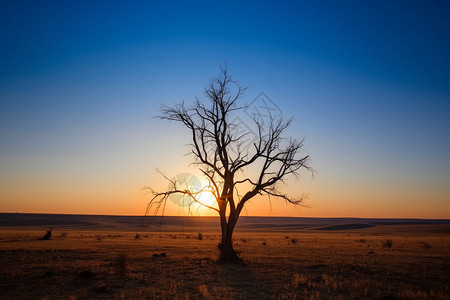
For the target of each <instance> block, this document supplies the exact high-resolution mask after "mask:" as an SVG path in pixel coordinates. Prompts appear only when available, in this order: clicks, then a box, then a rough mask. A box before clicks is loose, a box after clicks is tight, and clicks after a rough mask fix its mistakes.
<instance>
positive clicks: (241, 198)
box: [147, 64, 313, 261]
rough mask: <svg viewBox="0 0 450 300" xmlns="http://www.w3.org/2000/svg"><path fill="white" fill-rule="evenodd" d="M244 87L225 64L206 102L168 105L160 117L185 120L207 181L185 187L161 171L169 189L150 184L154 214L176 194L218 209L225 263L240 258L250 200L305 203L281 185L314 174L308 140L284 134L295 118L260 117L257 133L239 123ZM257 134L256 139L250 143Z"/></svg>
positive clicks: (196, 160)
mask: <svg viewBox="0 0 450 300" xmlns="http://www.w3.org/2000/svg"><path fill="white" fill-rule="evenodd" d="M244 90H245V88H242V87H241V86H239V84H238V83H237V82H236V81H234V80H233V79H232V78H231V77H230V75H229V74H228V71H227V66H226V64H225V66H224V67H221V75H219V77H216V78H214V79H213V80H212V81H211V82H210V84H209V86H208V87H207V88H206V89H205V96H206V98H207V100H208V101H207V102H206V103H203V102H201V101H200V100H196V101H195V102H194V104H193V106H186V105H185V103H184V102H182V103H181V104H177V105H175V106H171V107H169V106H165V105H163V106H162V108H161V113H160V115H159V118H161V119H163V120H168V121H174V122H178V123H181V124H182V125H184V127H186V128H187V129H188V131H189V132H190V137H191V140H192V143H191V144H190V146H191V154H192V155H193V157H194V162H193V163H194V164H195V165H197V166H198V167H199V171H200V172H201V173H203V175H205V178H206V179H207V180H208V183H207V184H206V185H205V186H204V187H203V188H202V189H201V190H198V189H192V188H189V187H187V188H184V187H183V185H182V184H180V183H179V182H178V181H177V180H171V179H170V178H168V177H166V176H165V175H164V174H162V173H161V174H162V175H163V176H164V177H165V178H166V179H167V180H168V181H169V182H170V186H171V187H170V188H169V190H167V191H162V192H158V191H155V190H153V189H152V188H151V187H147V188H148V189H149V190H150V192H151V193H152V195H153V197H152V198H151V200H150V201H149V203H148V206H147V213H148V212H149V210H150V207H151V206H152V205H154V206H155V214H157V212H158V209H159V208H162V209H163V213H164V208H165V207H166V201H167V199H169V197H170V196H171V195H172V194H181V195H184V196H188V197H189V201H190V204H189V205H191V204H194V203H197V204H199V205H201V206H204V207H206V208H209V209H211V210H213V211H216V212H217V213H218V215H219V217H220V227H221V231H222V240H221V242H220V243H219V245H218V248H219V250H220V260H221V261H240V259H239V257H238V256H237V254H236V252H235V251H234V249H233V232H234V229H235V227H236V224H237V221H238V219H239V216H240V214H241V211H242V210H243V208H244V205H245V204H246V203H247V202H248V201H249V200H250V199H255V198H253V197H255V196H257V195H259V196H264V195H265V196H268V197H273V198H279V199H281V200H285V201H286V202H288V203H292V204H296V205H304V204H303V199H304V198H303V196H300V197H291V196H288V195H287V194H286V193H284V192H281V191H280V190H279V189H278V186H279V185H280V184H282V183H284V182H285V180H286V179H287V177H289V176H293V177H298V176H299V175H300V171H303V170H308V171H311V172H313V170H312V168H311V167H310V166H309V156H308V155H304V154H303V151H302V147H303V139H301V140H298V139H294V138H289V137H284V133H285V130H286V129H287V128H288V127H289V125H290V124H291V123H292V119H288V120H283V118H282V116H270V115H269V119H268V120H265V119H263V118H262V116H257V115H255V116H254V119H253V125H254V128H255V131H256V133H254V132H253V131H251V130H248V129H247V128H246V127H245V126H244V125H243V124H242V123H240V122H239V118H237V115H236V114H238V113H239V111H242V112H243V111H244V110H245V109H246V108H247V107H248V106H246V105H244V106H243V105H240V104H239V103H238V102H239V101H238V100H239V98H241V96H242V94H243V92H244ZM233 120H234V121H233ZM252 132H253V134H254V135H255V137H254V139H252V141H251V142H250V144H246V141H247V140H246V139H248V138H249V137H250V136H252ZM201 193H208V194H209V195H211V196H212V197H213V198H214V199H215V203H214V204H213V205H209V204H207V203H204V202H203V201H202V199H201Z"/></svg>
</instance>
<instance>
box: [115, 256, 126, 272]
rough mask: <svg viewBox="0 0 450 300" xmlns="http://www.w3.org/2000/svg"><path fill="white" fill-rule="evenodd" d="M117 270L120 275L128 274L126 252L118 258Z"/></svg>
mask: <svg viewBox="0 0 450 300" xmlns="http://www.w3.org/2000/svg"><path fill="white" fill-rule="evenodd" d="M116 268H117V269H116V271H117V274H119V275H125V274H126V273H127V272H128V255H127V253H126V252H121V253H119V255H118V256H117V265H116Z"/></svg>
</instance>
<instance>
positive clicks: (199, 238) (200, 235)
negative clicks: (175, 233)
mask: <svg viewBox="0 0 450 300" xmlns="http://www.w3.org/2000/svg"><path fill="white" fill-rule="evenodd" d="M198 240H199V241H201V240H203V234H201V233H200V232H199V233H198Z"/></svg>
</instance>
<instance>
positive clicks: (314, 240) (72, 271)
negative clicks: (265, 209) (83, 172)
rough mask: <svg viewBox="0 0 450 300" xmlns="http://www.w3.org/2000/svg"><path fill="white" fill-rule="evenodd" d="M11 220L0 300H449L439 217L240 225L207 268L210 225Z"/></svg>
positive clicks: (447, 237) (212, 240)
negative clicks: (232, 254)
mask: <svg viewBox="0 0 450 300" xmlns="http://www.w3.org/2000/svg"><path fill="white" fill-rule="evenodd" d="M12 215H14V214H12ZM16 216H17V218H16V219H15V220H16V223H14V222H13V221H12V220H14V218H13V216H10V215H9V214H8V215H6V214H0V218H1V219H0V291H1V293H0V298H2V299H86V298H124V299H152V298H153V299H449V298H450V288H449V282H450V272H449V271H448V270H450V233H449V232H450V225H449V222H448V221H445V220H441V221H424V220H416V221H415V222H414V221H412V220H409V221H405V220H396V221H395V220H368V219H311V220H309V222H307V220H306V219H297V220H295V218H289V219H290V220H286V219H283V218H279V219H282V220H274V219H273V218H259V219H258V220H257V219H251V218H248V219H247V220H245V218H244V222H242V224H240V225H242V226H241V227H242V228H241V227H239V228H238V229H237V232H236V235H235V249H236V250H237V251H238V252H239V253H240V256H241V257H242V258H243V260H244V262H245V264H244V265H236V264H221V263H217V262H216V257H217V247H216V246H217V243H218V242H219V237H220V236H219V233H218V232H217V228H216V227H215V226H213V225H214V224H216V220H215V219H214V218H211V219H201V218H197V219H195V220H194V219H189V220H183V221H180V220H181V219H176V222H175V221H174V220H173V219H171V218H168V220H167V222H166V225H161V223H158V224H152V225H148V224H147V225H142V226H138V225H136V224H134V223H133V222H131V223H128V225H123V227H121V228H123V229H122V230H118V228H117V226H119V225H117V222H116V221H117V220H116V221H114V222H112V221H111V220H110V223H108V222H106V221H105V220H107V219H106V218H105V219H102V220H103V221H102V222H100V221H99V220H97V221H95V222H94V221H92V220H94V219H95V218H91V219H90V220H91V221H92V222H91V223H89V224H90V225H89V224H87V223H83V222H78V221H77V222H75V221H73V220H72V221H70V222H68V221H67V220H66V221H65V222H61V223H58V224H55V221H54V220H50V221H49V218H47V217H42V218H40V219H39V220H36V218H37V217H36V215H32V216H33V217H32V218H33V220H34V221H30V216H31V215H29V216H28V218H27V217H24V215H16ZM19 217H20V218H22V221H20V222H19V221H17V220H19V219H20V218H19ZM58 218H59V217H58ZM125 218H126V217H125ZM25 219H27V220H28V221H27V222H25V223H24V220H25ZM67 219H70V217H67ZM100 219H101V218H100ZM62 220H65V219H64V217H62ZM208 220H209V221H208ZM274 221H276V222H274ZM36 222H41V223H45V224H36ZM105 222H106V224H105ZM180 222H181V223H182V224H181V225H180V224H178V223H180ZM192 222H193V223H192ZM198 222H200V223H201V224H200V225H199V224H198ZM377 222H378V223H377ZM380 222H381V223H380ZM383 222H384V223H383ZM48 223H52V224H48ZM67 223H71V224H67ZM74 223H76V224H74ZM99 223H102V224H104V225H103V226H100V225H99ZM167 223H169V225H167ZM273 223H277V224H278V225H277V226H275V225H274V224H273ZM286 223H288V224H289V225H286ZM313 223H314V224H313ZM108 224H109V225H108ZM251 224H253V225H251ZM270 224H272V227H271V226H270ZM361 224H364V225H361ZM48 225H53V235H52V238H51V240H49V241H43V240H39V238H40V237H42V236H43V235H44V234H45V231H46V230H48V228H47V226H48ZM108 226H109V229H108ZM238 226H239V225H238ZM273 226H275V227H273ZM83 228H84V230H83ZM174 229H176V230H174ZM214 229H215V230H214ZM198 232H201V233H202V238H201V239H199V234H198ZM161 254H162V255H161Z"/></svg>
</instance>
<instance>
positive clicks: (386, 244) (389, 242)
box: [383, 240, 392, 248]
mask: <svg viewBox="0 0 450 300" xmlns="http://www.w3.org/2000/svg"><path fill="white" fill-rule="evenodd" d="M383 247H386V248H392V240H385V241H384V242H383Z"/></svg>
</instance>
